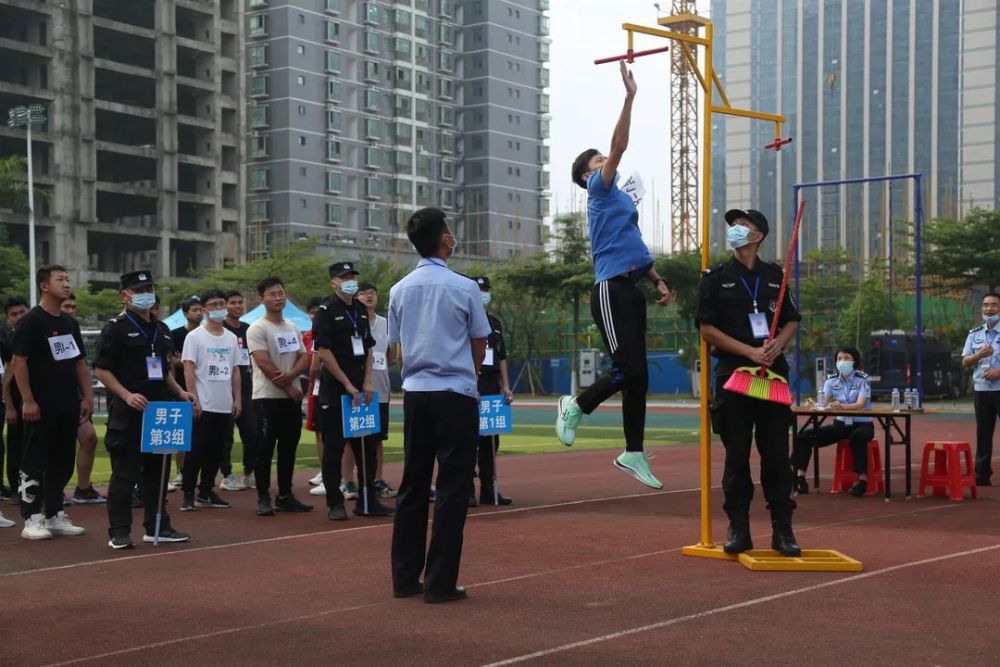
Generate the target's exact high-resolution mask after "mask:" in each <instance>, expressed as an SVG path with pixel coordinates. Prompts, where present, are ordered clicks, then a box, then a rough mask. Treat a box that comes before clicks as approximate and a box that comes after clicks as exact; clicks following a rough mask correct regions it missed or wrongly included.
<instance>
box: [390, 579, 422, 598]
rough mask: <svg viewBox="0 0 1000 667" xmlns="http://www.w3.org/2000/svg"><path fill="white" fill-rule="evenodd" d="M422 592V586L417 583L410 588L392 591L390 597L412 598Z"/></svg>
mask: <svg viewBox="0 0 1000 667" xmlns="http://www.w3.org/2000/svg"><path fill="white" fill-rule="evenodd" d="M423 592H424V585H423V584H422V583H420V582H419V581H418V582H417V583H415V584H413V585H412V586H407V587H405V588H396V589H393V591H392V597H394V598H412V597H414V596H416V595H420V594H421V593H423Z"/></svg>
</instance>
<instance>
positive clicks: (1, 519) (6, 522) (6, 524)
mask: <svg viewBox="0 0 1000 667" xmlns="http://www.w3.org/2000/svg"><path fill="white" fill-rule="evenodd" d="M16 525H17V524H16V523H14V522H13V521H11V520H10V519H8V518H7V517H5V516H4V515H3V512H0V528H10V527H11V526H16Z"/></svg>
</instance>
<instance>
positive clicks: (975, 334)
mask: <svg viewBox="0 0 1000 667" xmlns="http://www.w3.org/2000/svg"><path fill="white" fill-rule="evenodd" d="M987 345H989V346H990V347H992V348H993V354H992V355H990V356H988V357H986V358H985V359H980V360H979V361H977V362H976V370H975V371H974V372H973V374H972V381H973V383H974V388H975V390H976V391H1000V380H993V381H990V380H987V379H986V369H987V368H1000V325H998V326H994V327H993V328H992V329H990V328H989V327H987V326H986V325H985V324H981V325H979V326H978V327H976V328H975V329H973V330H972V331H970V332H969V335H968V337H967V338H966V339H965V348H964V349H963V350H962V356H963V357H967V356H969V355H970V354H975V353H976V352H979V350H981V349H983V348H984V347H986V346H987Z"/></svg>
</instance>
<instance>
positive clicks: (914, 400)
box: [910, 387, 920, 410]
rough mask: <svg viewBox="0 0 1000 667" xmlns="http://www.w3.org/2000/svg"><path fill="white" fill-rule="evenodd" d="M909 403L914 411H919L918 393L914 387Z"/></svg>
mask: <svg viewBox="0 0 1000 667" xmlns="http://www.w3.org/2000/svg"><path fill="white" fill-rule="evenodd" d="M910 402H911V403H913V406H912V407H913V409H914V410H919V409H920V392H919V391H917V389H916V387H914V389H913V393H912V394H910Z"/></svg>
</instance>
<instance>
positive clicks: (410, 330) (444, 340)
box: [389, 258, 492, 398]
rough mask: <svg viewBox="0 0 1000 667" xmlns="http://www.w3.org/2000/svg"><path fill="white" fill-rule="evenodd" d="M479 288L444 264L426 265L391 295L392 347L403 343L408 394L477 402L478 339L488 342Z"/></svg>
mask: <svg viewBox="0 0 1000 667" xmlns="http://www.w3.org/2000/svg"><path fill="white" fill-rule="evenodd" d="M491 332H492V329H491V328H490V323H489V321H488V320H487V319H486V309H485V308H483V301H482V297H481V296H480V295H479V286H478V285H476V283H475V282H473V281H472V280H470V279H468V278H465V277H463V276H460V275H458V274H457V273H455V272H454V271H452V270H451V269H449V268H448V265H447V264H445V263H444V262H443V261H441V260H440V259H428V258H425V259H422V260H420V262H418V263H417V268H415V269H414V270H413V271H411V272H410V273H409V274H407V276H406V277H405V278H403V279H402V280H400V281H399V282H398V283H396V284H395V285H393V286H392V289H390V290H389V343H390V344H395V343H400V345H401V347H402V350H401V354H402V358H403V374H402V376H403V390H404V391H454V392H456V393H459V394H464V395H465V396H471V397H473V398H474V397H475V396H476V386H477V384H478V381H477V378H476V367H475V364H474V363H473V361H472V346H471V345H470V343H469V341H470V339H473V338H486V337H487V336H489V335H490V333H491Z"/></svg>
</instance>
